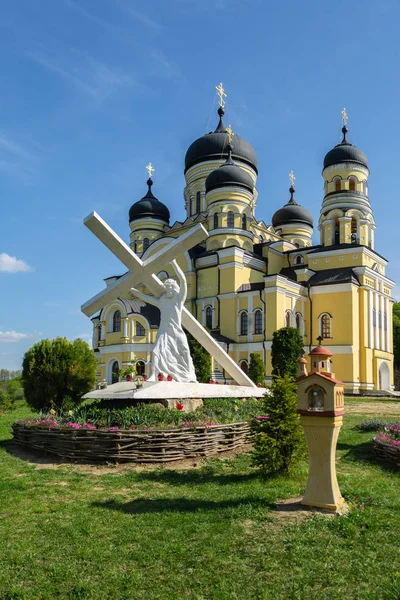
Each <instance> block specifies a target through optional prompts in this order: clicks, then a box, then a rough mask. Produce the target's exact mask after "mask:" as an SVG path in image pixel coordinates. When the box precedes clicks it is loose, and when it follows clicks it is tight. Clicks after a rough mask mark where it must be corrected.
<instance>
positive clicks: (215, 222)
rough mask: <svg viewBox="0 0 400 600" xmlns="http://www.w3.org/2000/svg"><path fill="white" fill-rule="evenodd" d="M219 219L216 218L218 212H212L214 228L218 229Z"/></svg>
mask: <svg viewBox="0 0 400 600" xmlns="http://www.w3.org/2000/svg"><path fill="white" fill-rule="evenodd" d="M218 221H219V219H218V213H214V229H218V227H219V222H218Z"/></svg>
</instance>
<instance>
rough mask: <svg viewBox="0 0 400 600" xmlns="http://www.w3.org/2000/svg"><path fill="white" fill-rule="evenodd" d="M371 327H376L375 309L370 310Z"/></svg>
mask: <svg viewBox="0 0 400 600" xmlns="http://www.w3.org/2000/svg"><path fill="white" fill-rule="evenodd" d="M372 325H373V326H374V327H376V310H375V308H373V309H372Z"/></svg>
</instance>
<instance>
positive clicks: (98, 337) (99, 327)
mask: <svg viewBox="0 0 400 600" xmlns="http://www.w3.org/2000/svg"><path fill="white" fill-rule="evenodd" d="M100 341H101V325H99V326H98V327H97V343H99V342H100Z"/></svg>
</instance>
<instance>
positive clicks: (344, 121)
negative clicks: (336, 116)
mask: <svg viewBox="0 0 400 600" xmlns="http://www.w3.org/2000/svg"><path fill="white" fill-rule="evenodd" d="M342 119H343V125H347V119H348V117H347V112H346V109H345V108H344V109H343V110H342Z"/></svg>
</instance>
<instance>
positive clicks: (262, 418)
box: [256, 415, 271, 421]
mask: <svg viewBox="0 0 400 600" xmlns="http://www.w3.org/2000/svg"><path fill="white" fill-rule="evenodd" d="M270 418H271V417H270V416H268V415H259V416H258V417H256V419H257V420H258V421H263V420H264V419H270Z"/></svg>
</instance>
